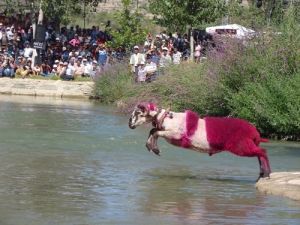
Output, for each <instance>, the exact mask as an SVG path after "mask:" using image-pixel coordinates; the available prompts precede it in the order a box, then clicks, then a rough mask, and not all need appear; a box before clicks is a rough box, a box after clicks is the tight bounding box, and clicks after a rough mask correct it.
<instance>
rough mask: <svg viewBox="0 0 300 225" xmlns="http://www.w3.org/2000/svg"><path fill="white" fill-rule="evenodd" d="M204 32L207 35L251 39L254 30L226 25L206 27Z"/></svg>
mask: <svg viewBox="0 0 300 225" xmlns="http://www.w3.org/2000/svg"><path fill="white" fill-rule="evenodd" d="M205 30H206V32H207V33H209V34H212V35H214V34H228V35H231V36H233V37H236V38H240V39H242V38H245V37H251V36H253V35H254V34H255V31H254V30H251V29H248V28H246V27H243V26H241V25H238V24H228V25H221V26H215V27H207V28H206V29H205Z"/></svg>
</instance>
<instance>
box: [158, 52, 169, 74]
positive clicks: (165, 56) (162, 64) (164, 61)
mask: <svg viewBox="0 0 300 225" xmlns="http://www.w3.org/2000/svg"><path fill="white" fill-rule="evenodd" d="M171 64H172V58H171V56H170V55H169V53H168V48H167V47H163V48H162V54H161V56H160V61H159V68H160V72H161V73H162V74H164V69H165V68H166V67H168V66H169V65H171Z"/></svg>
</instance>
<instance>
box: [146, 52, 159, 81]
mask: <svg viewBox="0 0 300 225" xmlns="http://www.w3.org/2000/svg"><path fill="white" fill-rule="evenodd" d="M145 70H146V71H147V75H146V81H148V82H151V81H153V80H155V79H156V76H157V65H156V63H154V62H153V61H152V57H151V55H148V56H147V58H146V64H145Z"/></svg>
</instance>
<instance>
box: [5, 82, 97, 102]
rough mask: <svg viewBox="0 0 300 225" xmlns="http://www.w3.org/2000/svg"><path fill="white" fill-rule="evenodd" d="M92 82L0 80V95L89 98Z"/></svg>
mask: <svg viewBox="0 0 300 225" xmlns="http://www.w3.org/2000/svg"><path fill="white" fill-rule="evenodd" d="M93 85H94V82H92V81H84V82H76V81H62V80H35V79H10V78H0V94H7V95H30V96H51V97H58V98H89V97H90V96H91V95H92V91H93Z"/></svg>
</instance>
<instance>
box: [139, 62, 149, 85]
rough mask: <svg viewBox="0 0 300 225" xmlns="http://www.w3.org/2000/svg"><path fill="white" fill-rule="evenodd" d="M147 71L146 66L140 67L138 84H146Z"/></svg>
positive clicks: (142, 64)
mask: <svg viewBox="0 0 300 225" xmlns="http://www.w3.org/2000/svg"><path fill="white" fill-rule="evenodd" d="M146 76H147V71H146V69H145V64H144V63H141V64H140V66H139V67H138V82H140V83H144V82H145V81H146Z"/></svg>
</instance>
